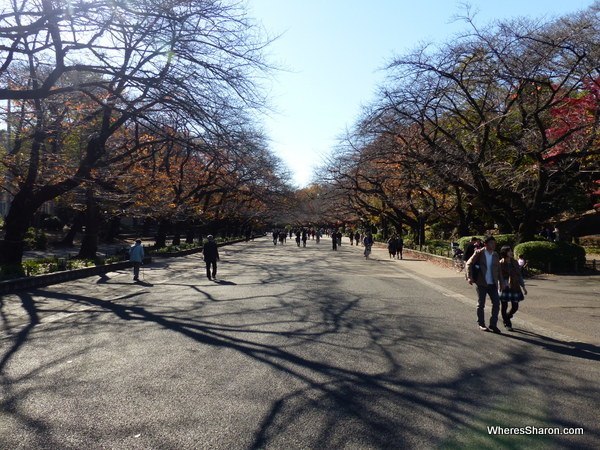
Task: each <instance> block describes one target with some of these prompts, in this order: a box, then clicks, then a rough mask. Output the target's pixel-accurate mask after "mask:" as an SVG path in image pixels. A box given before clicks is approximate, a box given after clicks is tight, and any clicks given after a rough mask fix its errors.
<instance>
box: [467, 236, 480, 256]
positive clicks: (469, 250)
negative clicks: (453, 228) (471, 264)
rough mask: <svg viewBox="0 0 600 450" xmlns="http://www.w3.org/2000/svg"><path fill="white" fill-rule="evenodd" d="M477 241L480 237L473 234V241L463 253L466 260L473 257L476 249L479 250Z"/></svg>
mask: <svg viewBox="0 0 600 450" xmlns="http://www.w3.org/2000/svg"><path fill="white" fill-rule="evenodd" d="M477 241H478V239H477V238H476V237H475V236H473V237H472V238H471V241H470V242H469V243H468V244H467V246H466V247H465V252H464V253H463V261H464V262H467V261H468V260H469V259H470V258H471V256H473V254H474V253H475V250H477V245H476V244H477Z"/></svg>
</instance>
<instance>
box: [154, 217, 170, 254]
mask: <svg viewBox="0 0 600 450" xmlns="http://www.w3.org/2000/svg"><path fill="white" fill-rule="evenodd" d="M168 229H169V221H168V220H166V219H162V220H161V221H160V223H159V224H158V231H157V232H156V240H155V242H154V246H155V247H156V248H163V247H166V246H167V231H168Z"/></svg>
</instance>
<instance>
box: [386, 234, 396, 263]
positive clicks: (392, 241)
mask: <svg viewBox="0 0 600 450" xmlns="http://www.w3.org/2000/svg"><path fill="white" fill-rule="evenodd" d="M397 248H398V240H397V239H396V235H394V236H392V237H391V238H389V239H388V253H389V254H390V259H395V258H396V252H397Z"/></svg>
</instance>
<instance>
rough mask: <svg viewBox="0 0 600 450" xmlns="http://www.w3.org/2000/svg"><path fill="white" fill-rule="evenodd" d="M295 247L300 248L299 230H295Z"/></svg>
mask: <svg viewBox="0 0 600 450" xmlns="http://www.w3.org/2000/svg"><path fill="white" fill-rule="evenodd" d="M296 245H297V246H298V247H300V230H296Z"/></svg>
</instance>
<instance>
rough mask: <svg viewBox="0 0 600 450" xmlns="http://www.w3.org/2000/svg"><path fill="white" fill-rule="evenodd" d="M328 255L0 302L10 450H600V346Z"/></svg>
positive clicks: (289, 252)
mask: <svg viewBox="0 0 600 450" xmlns="http://www.w3.org/2000/svg"><path fill="white" fill-rule="evenodd" d="M327 244H328V243H327V242H326V241H324V242H323V243H322V244H321V245H320V246H317V245H316V244H314V242H309V244H308V245H309V246H308V247H307V248H297V247H295V245H289V244H288V245H286V246H277V247H274V246H273V245H272V243H271V241H270V240H269V239H268V238H266V239H259V240H256V241H255V242H250V243H243V244H237V245H233V246H230V247H224V248H222V249H221V253H222V260H223V261H222V264H221V265H220V269H219V270H220V276H221V277H222V279H219V281H218V282H210V281H208V280H207V279H206V278H205V277H204V276H203V274H202V272H203V271H202V270H201V264H202V263H201V259H200V256H199V255H193V256H190V257H186V258H179V259H170V260H165V262H163V263H156V264H154V265H153V266H152V267H149V268H146V270H145V274H144V278H145V281H144V283H141V284H132V283H131V281H130V279H131V274H130V273H127V272H121V273H111V274H109V275H108V277H106V278H101V279H98V278H88V279H85V280H79V281H76V282H70V283H65V284H62V285H57V286H52V287H48V288H45V289H40V290H37V291H33V292H25V293H20V294H19V295H18V296H17V295H14V296H7V297H5V298H3V299H2V305H1V307H0V312H1V314H2V315H1V317H0V320H1V323H0V327H1V328H2V333H3V337H2V338H1V339H0V388H1V391H0V448H2V449H4V448H10V449H17V448H27V449H29V448H118V449H136V448H140V449H141V448H144V449H147V448H177V449H196V448H217V449H221V448H222V449H250V448H273V449H282V448H286V449H288V448H289V449H295V448H318V449H324V448H354V449H367V448H432V447H445V448H465V447H471V448H524V447H528V448H583V449H586V448H589V449H592V448H598V447H600V427H599V420H598V418H599V416H598V407H597V405H598V404H599V403H600V387H599V384H598V379H600V366H599V363H598V362H599V360H600V349H599V347H598V346H597V345H593V344H588V345H587V347H584V346H582V345H579V346H575V345H574V344H573V342H572V340H570V339H564V338H561V337H560V336H562V334H561V333H559V332H558V331H557V330H553V329H551V330H550V329H546V328H544V327H540V326H539V325H538V324H537V323H535V322H533V321H526V320H524V321H523V322H522V323H515V325H516V326H517V328H518V331H517V332H516V333H512V334H510V335H509V334H508V333H506V334H503V335H494V334H491V333H482V332H479V331H477V330H476V328H475V326H474V321H473V315H474V311H473V305H472V304H467V303H468V302H469V299H470V298H471V294H472V292H470V291H467V292H466V294H463V293H462V291H458V292H457V291H456V290H452V289H450V288H451V285H452V283H454V282H455V281H461V280H460V278H457V276H456V275H455V274H452V277H451V276H450V275H448V278H447V280H444V279H442V278H439V277H436V276H434V275H432V274H431V273H428V272H427V270H425V269H422V267H425V266H424V264H427V263H420V262H408V261H406V262H402V261H401V262H398V261H388V260H387V259H386V257H385V256H386V255H385V254H384V252H383V251H380V250H376V251H375V252H374V254H373V256H374V259H372V260H370V261H365V260H364V259H363V258H362V257H361V256H360V250H359V249H357V248H356V247H350V246H349V245H346V244H344V245H343V246H342V248H341V249H340V251H338V252H332V251H331V250H330V249H329V245H327ZM411 264H412V267H411V266H410V265H411ZM419 271H420V272H419ZM446 273H447V272H446ZM461 282H462V281H461ZM460 286H462V287H464V285H460ZM462 287H461V289H462ZM531 290H532V297H531V298H530V299H528V301H531V303H533V302H534V292H535V289H534V286H531ZM523 319H526V317H525V314H524V315H523ZM515 322H516V321H515ZM581 342H583V343H585V342H584V341H580V343H581ZM488 426H501V427H527V426H529V427H535V428H529V429H525V428H523V429H522V431H527V430H529V431H532V430H533V431H537V432H538V434H533V435H532V434H524V435H523V434H522V435H513V436H506V435H505V436H491V435H490V434H489V432H488ZM541 427H553V428H552V429H554V427H558V428H560V429H561V430H562V429H563V428H580V427H581V428H583V430H584V435H583V436H581V435H579V436H571V435H547V434H546V435H540V434H539V432H540V430H541V431H544V430H547V429H546V428H544V429H542V428H541Z"/></svg>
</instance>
